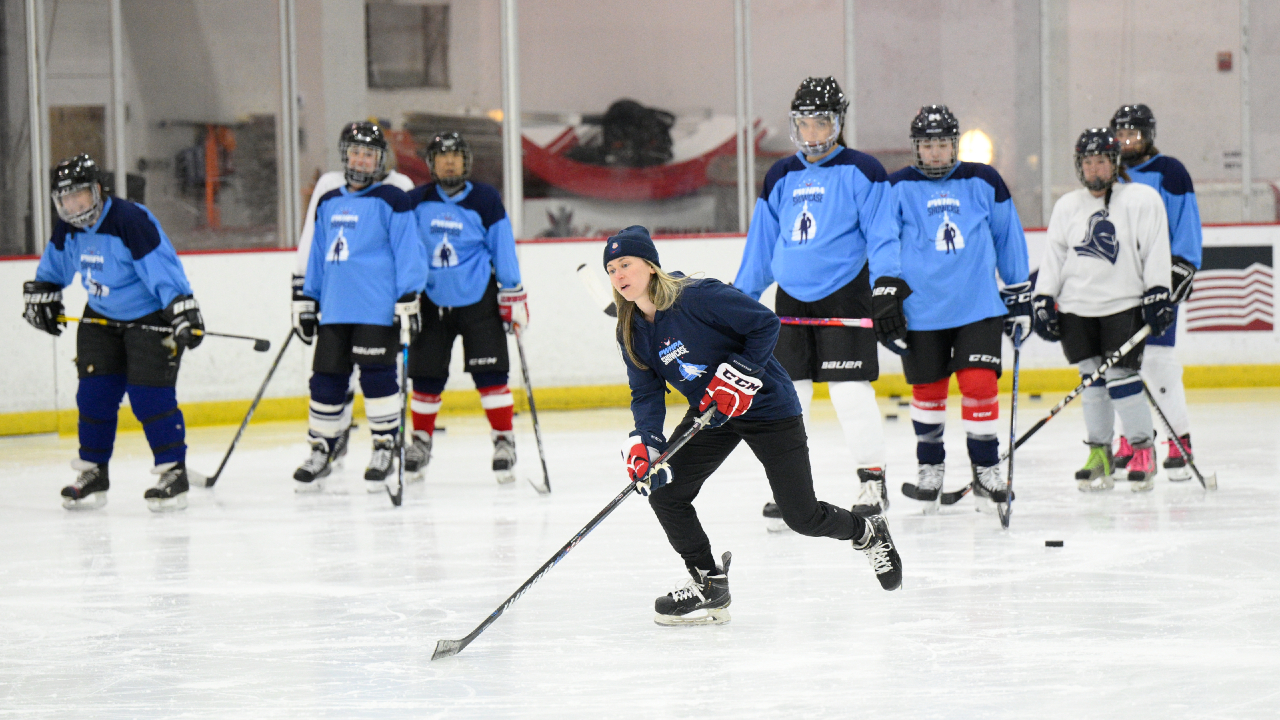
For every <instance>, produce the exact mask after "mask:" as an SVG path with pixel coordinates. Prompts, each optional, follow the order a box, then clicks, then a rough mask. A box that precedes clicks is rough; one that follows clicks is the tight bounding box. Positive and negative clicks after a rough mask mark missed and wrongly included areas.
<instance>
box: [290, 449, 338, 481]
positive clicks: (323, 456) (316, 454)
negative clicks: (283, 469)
mask: <svg viewBox="0 0 1280 720" xmlns="http://www.w3.org/2000/svg"><path fill="white" fill-rule="evenodd" d="M332 456H333V453H330V452H329V443H328V442H326V441H325V440H324V439H323V438H312V439H311V456H310V457H308V458H307V459H306V461H305V462H303V463H302V465H301V466H300V467H299V468H298V469H297V470H294V471H293V479H294V481H295V483H294V486H293V491H294V492H299V493H308V492H320V491H321V490H323V489H324V482H323V480H324V478H325V477H327V476H328V475H329V473H331V472H333V465H332V462H333V460H332Z"/></svg>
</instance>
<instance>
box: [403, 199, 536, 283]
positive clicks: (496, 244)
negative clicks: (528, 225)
mask: <svg viewBox="0 0 1280 720" xmlns="http://www.w3.org/2000/svg"><path fill="white" fill-rule="evenodd" d="M409 202H410V204H411V206H412V207H413V214H414V217H415V218H416V219H417V222H418V231H419V233H420V234H421V235H422V241H423V242H424V243H425V244H426V248H427V258H428V262H429V263H430V264H431V277H430V278H428V279H427V297H429V298H431V302H433V303H435V304H436V305H438V306H440V307H466V306H467V305H474V304H476V303H478V302H480V298H481V297H483V296H484V291H485V289H486V288H488V287H489V278H490V277H491V276H492V275H493V274H494V273H495V272H496V273H497V275H498V285H500V286H501V287H503V288H508V289H509V288H513V287H515V286H517V285H519V284H520V263H519V262H518V261H517V260H516V240H515V237H514V236H513V235H512V234H511V221H510V220H508V219H507V211H506V208H504V207H503V206H502V198H501V197H500V196H499V195H498V191H497V190H496V189H495V188H493V187H492V186H490V185H485V184H484V183H472V182H468V183H467V185H466V187H464V188H463V189H462V190H460V191H458V193H457V194H456V195H454V196H452V197H449V196H447V195H445V194H444V193H443V192H441V191H440V188H439V186H438V185H436V184H435V183H427V184H426V185H421V186H419V187H416V188H414V189H413V190H411V191H409Z"/></svg>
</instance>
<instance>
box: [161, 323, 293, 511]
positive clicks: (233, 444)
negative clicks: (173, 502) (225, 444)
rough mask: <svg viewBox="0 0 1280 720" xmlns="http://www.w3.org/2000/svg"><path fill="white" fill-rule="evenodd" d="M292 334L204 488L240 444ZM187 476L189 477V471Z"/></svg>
mask: <svg viewBox="0 0 1280 720" xmlns="http://www.w3.org/2000/svg"><path fill="white" fill-rule="evenodd" d="M293 333H294V331H293V329H292V328H290V330H289V335H288V336H287V337H285V339H284V342H283V343H281V344H280V352H279V353H276V359H275V362H273V363H271V369H270V370H268V371H267V376H266V377H265V378H263V380H262V385H261V386H259V387H258V394H257V395H254V396H253V402H251V403H249V412H247V413H245V415H244V420H241V421H240V429H239V430H236V436H235V437H233V438H231V447H229V448H227V454H226V455H223V456H222V462H221V463H218V469H217V471H216V472H214V473H213V474H212V475H210V476H209V477H208V478H206V479H205V484H204V486H205V487H207V488H211V487H213V484H214V483H216V482H218V478H220V477H222V470H223V468H225V467H226V466H227V460H228V459H229V458H230V457H231V453H233V452H235V449H236V443H238V442H240V436H241V435H243V434H244V429H245V428H246V427H248V426H249V420H250V418H252V417H253V411H254V410H257V409H258V403H259V402H261V401H262V394H263V393H265V392H266V391H267V383H269V382H271V376H272V375H275V373H276V368H277V367H280V358H283V357H284V351H285V350H288V349H289V341H290V340H293ZM187 474H188V476H190V474H191V473H190V471H188V473H187Z"/></svg>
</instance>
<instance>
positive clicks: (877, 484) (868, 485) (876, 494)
mask: <svg viewBox="0 0 1280 720" xmlns="http://www.w3.org/2000/svg"><path fill="white" fill-rule="evenodd" d="M858 481H859V484H860V485H861V486H862V487H861V488H860V489H859V491H858V499H857V500H855V501H854V503H853V514H854V515H858V516H861V517H871V516H872V515H881V514H884V513H885V512H887V511H888V510H889V493H887V492H885V480H884V469H883V468H858Z"/></svg>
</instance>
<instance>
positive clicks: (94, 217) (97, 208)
mask: <svg viewBox="0 0 1280 720" xmlns="http://www.w3.org/2000/svg"><path fill="white" fill-rule="evenodd" d="M89 189H92V191H93V204H92V205H90V206H89V208H88V209H86V210H81V211H80V212H77V213H72V212H71V211H70V210H68V209H67V208H66V206H64V205H63V204H62V201H63V200H64V199H65V198H66V197H67V196H68V195H73V194H75V193H78V192H80V191H81V190H89ZM51 195H53V207H54V208H55V209H56V210H57V211H58V217H60V218H62V221H63V222H65V223H67V224H68V225H74V226H76V227H78V228H81V229H83V228H87V227H91V226H92V225H93V224H94V223H96V222H97V221H98V217H99V216H101V215H102V186H100V185H99V184H98V183H97V182H96V181H93V182H79V183H75V184H74V185H66V186H63V187H58V188H54V189H53V192H52V193H51Z"/></svg>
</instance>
